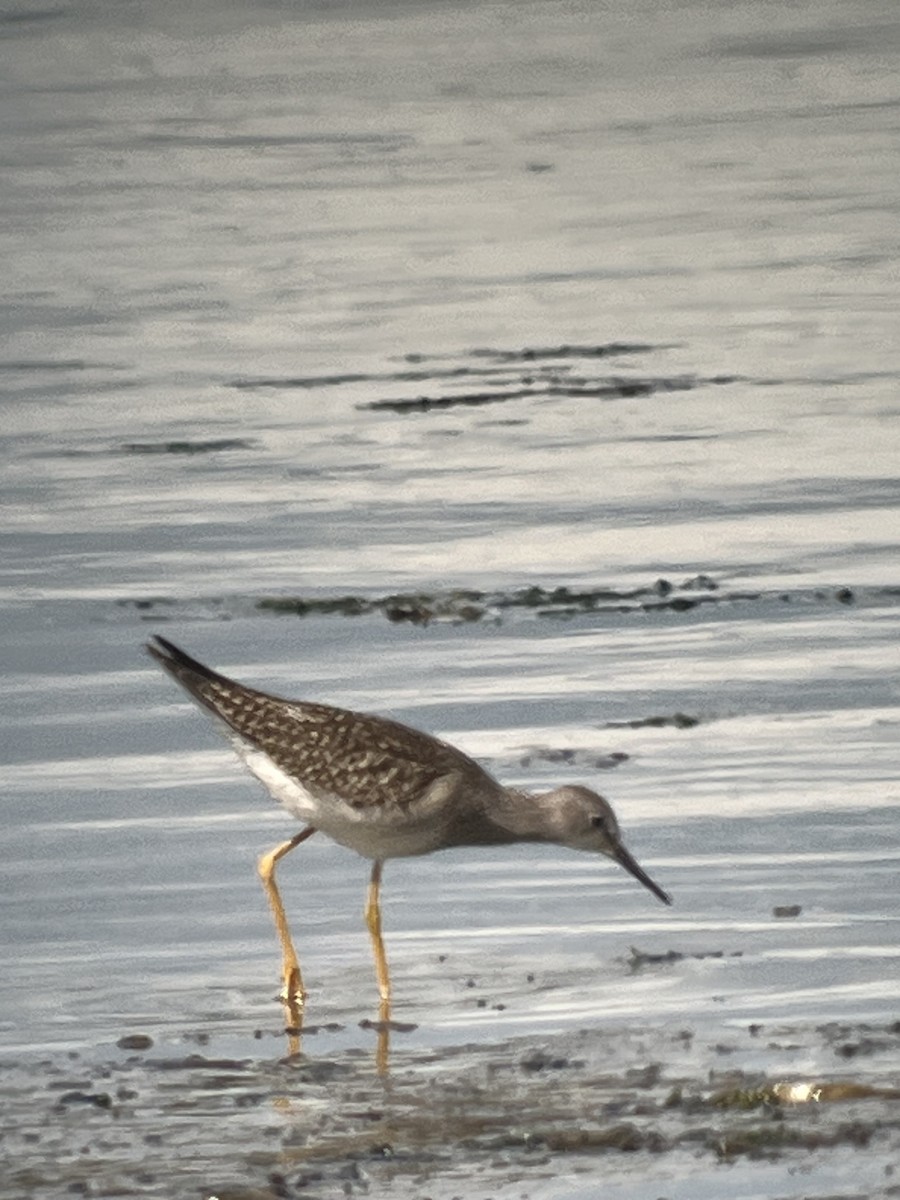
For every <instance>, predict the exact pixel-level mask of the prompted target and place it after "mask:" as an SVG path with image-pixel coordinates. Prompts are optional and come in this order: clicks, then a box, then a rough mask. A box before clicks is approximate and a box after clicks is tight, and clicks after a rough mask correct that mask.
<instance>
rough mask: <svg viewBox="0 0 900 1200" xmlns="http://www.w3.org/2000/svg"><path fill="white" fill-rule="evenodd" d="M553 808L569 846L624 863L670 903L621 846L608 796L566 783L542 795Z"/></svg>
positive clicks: (563, 840)
mask: <svg viewBox="0 0 900 1200" xmlns="http://www.w3.org/2000/svg"><path fill="white" fill-rule="evenodd" d="M544 799H545V800H549V801H550V802H551V804H552V807H553V809H554V810H555V812H554V816H555V824H557V834H558V837H559V840H560V841H561V842H562V843H563V844H564V845H566V846H571V848H572V849H573V850H589V851H591V852H592V853H593V854H605V855H606V857H607V858H611V859H613V860H614V861H615V862H617V863H618V864H619V866H621V867H624V868H625V870H626V871H627V872H628V873H629V875H633V876H634V878H635V879H637V880H639V881H640V882H641V883H642V884H643V885H644V887H645V888H647V889H648V890H649V891H651V892H652V893H653V895H654V896H656V897H657V899H659V900H662V902H663V904H671V903H672V897H671V896H670V895H669V894H668V892H664V891H663V889H662V888H661V887H660V886H659V884H658V883H654V882H653V880H652V879H651V878H650V876H649V875H648V874H647V872H646V871H645V870H644V869H643V867H641V866H640V865H639V864H638V862H637V861H636V859H634V858H633V857H632V856H631V854H630V852H629V851H628V850H627V848H626V847H625V844H624V842H623V841H622V835H621V833H620V832H619V822H618V821H617V820H616V814H615V813H614V812H613V810H612V806H611V805H610V803H609V801H608V800H604V798H603V797H602V796H599V795H598V794H597V793H596V792H592V791H591V789H590V788H586V787H580V786H566V787H560V788H557V789H556V790H555V791H553V792H548V793H547V795H546V796H545V797H544Z"/></svg>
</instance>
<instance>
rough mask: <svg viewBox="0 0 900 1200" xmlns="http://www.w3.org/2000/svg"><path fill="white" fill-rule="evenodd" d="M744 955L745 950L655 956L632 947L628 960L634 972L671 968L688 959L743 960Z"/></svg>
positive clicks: (668, 953) (671, 951)
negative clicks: (652, 968) (645, 968)
mask: <svg viewBox="0 0 900 1200" xmlns="http://www.w3.org/2000/svg"><path fill="white" fill-rule="evenodd" d="M743 953H744V952H743V950H729V951H725V950H701V951H693V952H682V951H681V950H666V951H664V952H663V953H661V954H653V953H649V952H648V951H646V950H638V949H637V947H636V946H632V947H631V954H630V957H629V958H628V966H629V967H630V968H631V970H632V971H640V970H641V969H642V968H643V967H660V966H671V965H672V964H673V963H677V962H683V961H684V960H685V959H687V958H690V959H698V960H700V959H704V958H741V957H742V956H743Z"/></svg>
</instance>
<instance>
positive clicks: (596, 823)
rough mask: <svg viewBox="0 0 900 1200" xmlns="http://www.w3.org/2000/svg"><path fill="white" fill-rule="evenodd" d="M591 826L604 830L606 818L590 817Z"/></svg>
mask: <svg viewBox="0 0 900 1200" xmlns="http://www.w3.org/2000/svg"><path fill="white" fill-rule="evenodd" d="M591 824H592V825H593V827H594V828H595V829H605V828H606V817H591Z"/></svg>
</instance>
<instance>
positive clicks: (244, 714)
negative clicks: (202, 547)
mask: <svg viewBox="0 0 900 1200" xmlns="http://www.w3.org/2000/svg"><path fill="white" fill-rule="evenodd" d="M156 643H157V644H152V643H151V644H149V645H148V647H147V649H148V650H149V652H150V653H151V654H152V655H153V657H154V658H155V659H156V660H157V662H158V663H159V664H160V665H161V666H162V667H163V668H164V669H165V670H166V671H167V672H168V673H169V674H170V675H172V677H173V678H174V679H176V680H177V681H178V682H179V683H180V684H181V685H182V687H184V689H185V690H186V691H187V692H188V694H189V695H190V696H191V697H192V698H193V699H194V700H195V701H196V702H197V703H198V704H200V705H202V706H203V707H204V708H205V709H207V711H209V712H210V713H212V714H213V716H215V717H217V718H218V719H219V720H220V721H221V722H223V723H224V725H225V726H226V727H227V729H228V731H229V732H230V733H231V735H232V736H233V737H235V738H236V739H239V740H240V741H241V742H243V743H244V744H245V745H247V746H248V747H251V748H252V749H253V750H258V751H262V752H263V754H265V755H267V756H268V757H269V758H270V759H271V760H272V762H273V763H274V764H275V766H276V767H277V768H278V769H279V770H280V771H282V772H284V773H285V774H286V775H288V776H290V777H291V778H292V779H295V780H297V781H298V782H300V783H301V784H302V785H303V786H304V787H306V788H309V789H315V790H316V791H317V792H321V793H324V794H330V795H332V796H336V797H339V798H340V799H341V800H343V801H344V802H345V803H346V804H348V805H350V806H351V807H353V808H357V809H363V808H366V807H368V806H369V805H384V804H386V803H389V804H390V806H391V807H392V808H394V809H395V811H396V810H408V809H409V808H410V806H412V805H414V804H415V802H416V801H417V800H418V799H420V798H421V797H423V796H424V795H426V794H427V793H428V792H429V790H430V789H431V788H432V786H433V785H434V784H435V783H436V782H437V781H438V780H440V779H443V778H446V777H455V778H456V779H457V780H458V781H459V788H460V792H461V793H462V792H463V791H465V790H466V789H468V790H470V791H473V792H481V791H483V790H484V789H485V788H487V789H488V790H492V789H495V788H497V787H498V785H497V784H496V782H495V781H494V780H493V779H491V777H490V775H488V774H487V772H486V771H485V770H484V769H483V768H482V767H480V766H479V765H478V764H477V763H476V762H474V761H473V760H472V759H471V758H469V757H468V755H466V754H463V752H462V751H461V750H457V749H456V748H455V747H454V746H450V745H447V743H445V742H442V741H440V740H439V739H438V738H434V737H431V736H430V735H429V734H426V733H421V732H419V731H418V730H416V729H411V728H409V727H408V726H406V725H402V724H400V723H399V722H397V721H392V720H390V719H388V718H385V717H378V716H373V715H370V714H368V713H359V712H353V711H351V710H349V709H343V708H335V707H332V706H331V705H327V704H315V703H310V702H307V701H298V700H286V699H283V698H282V697H279V696H273V695H270V694H269V693H267V692H261V691H258V690H256V689H255V688H249V687H246V686H245V685H244V684H241V683H237V682H236V681H235V680H233V679H229V678H228V677H227V676H226V675H220V674H219V673H218V672H216V671H213V670H211V669H210V668H209V667H207V666H205V665H204V664H203V663H200V662H198V661H197V660H196V659H193V658H191V657H190V656H189V655H187V654H185V653H184V651H183V650H180V649H179V648H178V647H177V646H175V645H173V644H172V643H171V642H169V641H167V640H166V639H164V638H156Z"/></svg>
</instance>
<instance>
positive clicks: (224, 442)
mask: <svg viewBox="0 0 900 1200" xmlns="http://www.w3.org/2000/svg"><path fill="white" fill-rule="evenodd" d="M254 449H256V442H254V441H251V440H249V439H247V438H210V439H209V440H208V441H189V440H187V439H180V440H177V441H170V442H123V443H122V444H121V445H120V446H119V447H118V451H119V453H121V454H217V453H220V452H221V451H223V450H254Z"/></svg>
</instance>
